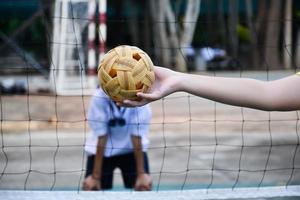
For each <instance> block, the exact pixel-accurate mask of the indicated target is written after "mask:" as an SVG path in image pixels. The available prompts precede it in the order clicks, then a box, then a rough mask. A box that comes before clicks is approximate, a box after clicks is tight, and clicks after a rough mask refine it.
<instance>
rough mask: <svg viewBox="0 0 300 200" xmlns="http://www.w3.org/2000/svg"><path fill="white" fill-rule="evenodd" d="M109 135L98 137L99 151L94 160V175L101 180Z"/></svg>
mask: <svg viewBox="0 0 300 200" xmlns="http://www.w3.org/2000/svg"><path fill="white" fill-rule="evenodd" d="M106 140H107V136H101V137H98V142H97V151H96V155H95V160H94V166H93V173H92V176H93V178H94V179H97V180H100V179H101V176H102V174H101V172H102V163H103V155H104V151H105V145H106Z"/></svg>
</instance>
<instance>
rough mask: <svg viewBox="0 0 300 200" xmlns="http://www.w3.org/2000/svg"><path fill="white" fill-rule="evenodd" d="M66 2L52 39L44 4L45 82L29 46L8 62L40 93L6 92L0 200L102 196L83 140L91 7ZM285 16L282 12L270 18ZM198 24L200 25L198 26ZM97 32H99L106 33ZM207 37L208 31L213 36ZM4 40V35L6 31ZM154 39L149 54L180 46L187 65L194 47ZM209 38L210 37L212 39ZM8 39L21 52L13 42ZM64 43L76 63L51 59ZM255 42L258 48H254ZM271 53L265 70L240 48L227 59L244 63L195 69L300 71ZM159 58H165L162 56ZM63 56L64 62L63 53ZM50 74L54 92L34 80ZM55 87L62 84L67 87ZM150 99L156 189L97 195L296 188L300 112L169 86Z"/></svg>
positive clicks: (293, 192)
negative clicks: (250, 66)
mask: <svg viewBox="0 0 300 200" xmlns="http://www.w3.org/2000/svg"><path fill="white" fill-rule="evenodd" d="M61 2H63V1H61ZM65 2H67V7H66V10H68V11H69V14H68V15H64V14H62V15H55V14H54V15H50V19H51V20H52V21H53V23H54V24H56V23H62V24H63V23H66V24H64V25H66V27H65V28H66V29H67V33H68V37H70V38H69V40H65V41H62V40H61V38H55V37H54V34H52V32H51V31H49V30H48V29H47V28H46V21H47V16H46V14H45V9H42V13H43V15H42V21H44V23H43V25H44V26H45V27H44V29H45V34H44V35H45V37H46V40H47V42H46V43H47V45H48V46H49V47H51V49H52V54H51V53H49V52H48V53H47V57H48V59H49V61H50V65H51V66H54V67H52V68H51V70H50V72H49V74H50V75H49V77H50V78H49V79H48V80H46V81H45V80H44V79H43V78H41V77H40V76H37V75H32V61H31V60H30V59H29V58H28V56H27V55H26V54H23V55H21V56H20V57H21V58H22V59H23V61H22V63H20V64H19V66H22V67H19V68H13V67H6V68H7V69H9V70H11V71H12V72H16V71H19V70H20V68H22V69H23V70H24V69H25V75H24V74H23V75H21V77H23V80H24V82H25V86H26V87H25V90H26V91H34V92H27V93H26V94H25V95H1V96H0V110H1V124H0V130H1V151H0V172H1V173H0V189H1V191H0V198H1V199H2V198H3V199H12V198H14V199H16V198H17V197H20V198H21V197H22V198H23V197H24V198H25V199H26V198H30V199H32V198H37V199H39V198H40V199H54V198H57V195H59V196H61V197H62V198H64V197H68V198H76V199H84V198H96V195H98V194H97V193H95V192H90V193H87V192H83V191H81V186H82V181H83V179H84V175H85V171H86V154H85V151H84V145H85V142H86V138H87V136H88V134H90V132H89V131H90V130H89V127H88V121H87V117H86V112H87V110H88V106H89V101H90V98H91V95H90V94H89V95H87V94H86V91H87V90H88V89H89V88H86V84H87V83H86V82H85V81H86V80H87V79H89V77H88V76H87V68H86V67H85V66H86V65H87V59H86V57H87V55H86V53H84V52H85V51H86V50H87V49H86V48H87V46H88V41H85V40H84V38H85V37H86V34H87V33H86V31H87V30H86V26H87V24H88V20H89V18H88V17H87V16H86V15H85V14H84V13H83V12H80V11H81V10H80V9H83V10H86V8H87V4H86V2H84V1H82V2H81V1H65ZM112 4H114V3H112ZM62 9H63V8H62ZM175 10H176V9H175ZM178 13H180V12H179V11H178ZM56 14H57V13H56ZM127 17H128V16H127ZM133 20H136V19H135V18H130V16H129V17H128V18H126V19H125V20H124V19H117V20H116V19H110V18H109V16H108V18H107V25H108V27H110V26H111V27H116V26H119V27H127V23H128V22H129V21H130V22H131V21H133ZM155 20H156V21H153V23H152V25H153V26H154V27H155V26H156V25H158V24H161V23H166V22H164V21H160V20H159V19H155ZM280 20H282V19H278V20H271V22H272V23H275V22H277V21H280ZM240 21H241V22H243V21H242V20H240ZM283 21H289V20H288V19H286V20H283ZM138 23H139V24H143V25H144V26H146V25H147V24H148V23H149V22H147V20H146V19H145V20H140V21H138ZM177 23H178V24H177ZM185 23H196V22H192V21H185ZM197 23H198V24H200V25H203V24H212V25H215V24H217V23H218V22H216V21H213V20H211V21H209V20H207V19H205V20H204V19H199V20H198V22H197ZM175 24H177V25H178V26H179V25H180V21H178V22H177V21H176V23H175ZM84 27H85V28H84ZM200 27H201V26H200ZM54 29H55V28H54ZM170 29H171V27H170ZM200 29H201V28H199V27H198V28H197V29H196V33H197V32H198V31H200ZM203 34H204V33H203ZM206 34H208V33H206ZM113 35H114V33H112V34H111V38H117V37H113ZM98 37H99V38H100V39H101V38H102V36H101V32H100V35H99V36H98ZM207 37H208V36H203V37H202V38H206V39H207V40H205V41H209V38H207ZM1 39H2V40H3V41H4V39H3V37H1ZM229 39H230V38H229ZM109 40H110V39H109V38H108V43H110V44H113V42H111V41H109ZM115 42H119V41H115ZM161 42H162V41H161ZM18 43H20V44H21V45H23V46H25V47H28V46H38V45H41V44H36V43H34V42H33V43H31V42H28V41H24V40H18ZM148 45H149V46H147V44H144V45H142V47H145V49H148V50H149V53H150V54H151V55H156V56H157V51H158V52H160V53H162V52H163V51H169V52H172V53H173V54H174V52H177V51H179V52H180V55H181V57H183V59H184V62H186V63H187V64H188V65H189V64H190V62H191V61H190V60H189V57H188V55H187V54H186V53H184V52H185V50H186V49H188V47H186V46H178V45H177V46H175V47H164V46H163V44H161V46H156V47H155V48H153V47H152V46H151V45H150V44H148ZM206 45H209V42H208V44H206ZM290 45H291V44H289V43H284V44H283V48H282V49H283V51H282V52H281V53H282V56H283V54H288V55H289V56H290V57H291V56H292V55H291V52H289V46H290ZM9 46H10V47H11V49H13V51H16V48H14V46H13V45H9ZM262 46H267V47H269V48H270V49H277V48H278V47H277V46H276V48H275V47H274V46H272V45H271V44H268V43H266V44H256V46H255V48H261V47H262ZM62 47H63V48H70V47H72V48H73V50H72V51H70V52H69V55H66V57H65V58H67V56H69V58H73V61H72V62H73V63H74V62H75V63H76V64H75V65H74V66H73V68H72V67H71V68H59V67H57V66H58V65H59V64H58V61H57V62H56V60H59V59H54V57H55V56H57V55H56V53H57V52H56V51H55V50H57V49H56V48H59V49H60V50H61V48H62ZM142 47H141V48H142ZM204 51H205V52H206V55H210V53H211V51H210V48H204ZM252 51H254V52H255V49H253V50H252ZM53 52H54V53H53ZM19 53H20V52H19ZM60 56H61V55H60ZM261 56H262V55H261ZM272 58H273V57H272V56H270V55H265V57H264V58H263V60H264V61H263V62H262V64H261V65H260V66H255V68H254V69H259V70H256V71H253V70H251V71H248V70H244V69H243V67H241V66H244V65H241V66H240V65H236V64H238V63H239V62H241V63H242V62H243V59H244V58H240V57H238V56H236V57H235V60H234V61H233V63H231V64H232V65H231V66H239V68H234V70H233V71H230V72H228V71H216V70H215V68H214V66H215V65H213V64H212V65H210V66H207V69H213V70H212V71H208V72H207V71H205V72H204V71H201V70H202V69H200V70H198V71H200V73H201V74H203V73H207V74H208V75H211V76H229V77H248V78H255V79H260V80H266V81H269V80H273V79H278V78H281V77H285V76H287V75H291V74H294V73H295V72H296V71H297V70H296V67H295V66H294V67H295V69H291V68H290V69H281V70H271V69H272V68H273V65H272V64H271V63H272V62H273V61H272V60H271V59H272ZM269 59H270V60H271V61H272V62H271V61H270V60H269ZM157 61H160V62H164V60H163V58H160V59H157ZM65 62H66V65H67V60H65ZM68 62H69V63H72V62H71V61H68ZM199 62H200V61H199ZM201 66H202V65H201ZM62 72H63V73H62ZM195 73H199V72H195ZM61 74H63V75H61ZM70 77H71V78H70ZM4 78H5V77H4ZM4 78H3V77H1V79H4ZM67 78H70V79H72V80H71V82H70V83H67V82H66V81H67ZM92 79H93V78H92ZM48 82H51V84H52V86H53V85H54V87H53V90H54V92H53V93H41V92H40V91H39V92H36V87H37V86H39V87H40V86H42V85H43V84H44V83H48ZM62 85H67V86H69V85H77V86H78V87H79V95H78V94H77V95H69V93H68V91H70V90H72V89H74V88H67V89H66V91H65V93H64V90H60V89H61V87H62ZM94 86H95V85H94ZM2 91H4V90H2ZM92 91H93V88H92ZM59 92H62V95H60V94H59ZM65 94H67V95H68V96H65ZM151 108H152V112H153V118H152V121H151V123H150V134H149V139H150V141H151V144H150V147H149V149H148V156H149V161H150V172H151V177H152V178H153V183H154V186H153V191H154V192H150V193H148V192H146V193H135V192H132V191H129V192H128V191H127V192H126V194H125V195H123V193H120V192H102V193H103V196H102V197H99V198H104V199H105V198H106V197H107V198H112V199H113V198H121V199H122V198H123V199H126V198H136V199H147V198H149V199H150V198H151V199H152V198H153V197H157V198H160V199H172V198H173V197H174V198H175V197H176V198H181V197H182V198H183V199H184V198H187V199H201V198H203V199H218V198H219V199H226V198H275V197H281V196H285V197H295V196H300V194H299V191H300V190H299V186H298V185H299V184H300V183H299V182H300V156H299V154H300V148H299V143H300V142H299V141H300V138H299V126H300V125H299V112H298V111H294V112H264V111H258V110H252V109H247V108H240V107H232V106H228V105H224V104H220V103H216V102H213V101H209V100H205V99H202V98H199V97H195V96H193V95H188V94H186V93H176V94H172V95H170V96H168V97H166V98H164V99H162V100H158V101H156V102H153V103H152V104H151ZM114 176H115V179H114V189H115V190H122V191H123V190H124V189H123V183H122V178H121V173H120V171H119V170H116V171H115V173H114ZM8 190H19V191H8ZM35 190H42V191H35ZM58 190H63V191H64V192H59V191H58ZM66 190H68V191H69V190H71V191H69V192H66ZM26 191H27V192H26ZM50 191H56V192H50ZM76 191H77V192H76ZM226 194H227V195H228V196H226ZM33 196H34V197H33Z"/></svg>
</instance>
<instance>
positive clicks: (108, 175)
mask: <svg viewBox="0 0 300 200" xmlns="http://www.w3.org/2000/svg"><path fill="white" fill-rule="evenodd" d="M94 159H95V156H94V155H91V156H88V158H87V166H86V174H85V177H87V176H89V175H91V174H92V172H93V166H94ZM116 168H119V169H120V170H121V173H122V178H123V182H124V186H125V187H126V188H133V187H134V184H135V180H136V163H135V156H134V153H128V154H123V155H117V156H112V157H103V166H102V177H101V188H102V189H111V188H112V182H113V172H114V170H115V169H116ZM144 168H145V172H146V173H147V174H149V163H148V156H147V153H145V152H144Z"/></svg>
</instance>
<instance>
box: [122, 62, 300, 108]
mask: <svg viewBox="0 0 300 200" xmlns="http://www.w3.org/2000/svg"><path fill="white" fill-rule="evenodd" d="M154 72H155V82H154V83H153V85H152V87H151V90H150V91H149V92H148V93H137V96H138V97H140V98H141V100H140V101H131V100H124V101H123V102H119V103H118V105H119V106H127V107H135V106H142V105H145V104H147V103H150V102H152V101H156V100H158V99H161V98H163V97H165V96H167V95H169V94H171V93H174V92H179V91H183V92H187V93H190V94H193V95H196V96H199V97H203V98H207V99H210V100H213V101H217V102H221V103H225V104H229V105H233V106H241V107H248V108H254V109H258V110H265V111H293V110H299V109H300V76H298V75H291V76H288V77H285V78H282V79H278V80H274V81H268V82H267V81H260V80H256V79H249V78H223V77H211V76H203V75H190V74H185V73H180V72H175V71H172V70H169V69H166V68H162V67H155V69H154Z"/></svg>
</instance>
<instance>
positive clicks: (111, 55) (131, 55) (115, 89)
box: [98, 45, 155, 101]
mask: <svg viewBox="0 0 300 200" xmlns="http://www.w3.org/2000/svg"><path fill="white" fill-rule="evenodd" d="M98 79H99V82H100V85H101V87H102V89H103V90H104V92H105V93H106V94H107V95H108V96H110V97H111V98H112V99H113V100H114V101H122V100H124V99H130V100H138V97H137V96H136V93H137V92H146V91H147V90H148V89H149V88H150V87H151V85H152V83H153V81H154V79H155V76H154V72H153V63H152V61H151V59H150V58H149V56H148V55H147V54H146V53H145V52H144V51H142V50H141V49H139V48H137V47H134V46H126V45H124V46H118V47H116V48H114V49H112V50H110V51H109V52H108V53H107V54H105V55H104V57H103V59H102V60H101V62H100V65H99V67H98Z"/></svg>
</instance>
